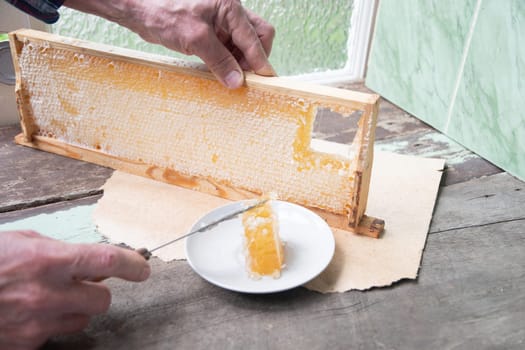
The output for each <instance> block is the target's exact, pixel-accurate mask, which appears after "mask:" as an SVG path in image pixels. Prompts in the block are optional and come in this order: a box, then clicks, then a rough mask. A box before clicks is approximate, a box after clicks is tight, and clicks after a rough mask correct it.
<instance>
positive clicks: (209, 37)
mask: <svg viewBox="0 0 525 350" xmlns="http://www.w3.org/2000/svg"><path fill="white" fill-rule="evenodd" d="M64 5H65V6H68V7H71V8H74V9H77V10H80V11H83V12H87V13H92V14H95V15H98V16H100V17H104V18H106V19H109V20H111V21H114V22H117V23H119V24H121V25H123V26H125V27H127V28H129V29H131V30H132V31H134V32H136V33H138V34H139V35H140V36H141V37H142V38H143V39H144V40H146V41H149V42H151V43H156V44H161V45H164V46H165V47H167V48H170V49H172V50H176V51H179V52H182V53H184V54H187V55H197V56H199V57H200V58H201V59H202V60H203V61H204V63H206V65H207V66H208V68H209V69H210V70H211V71H212V72H213V73H214V74H215V76H216V77H217V78H218V79H219V80H220V81H221V82H222V83H223V84H224V85H226V86H227V87H229V88H231V89H235V88H238V87H240V86H241V85H242V84H243V80H244V78H243V72H242V69H244V70H253V71H254V72H255V73H257V74H261V75H268V76H273V75H275V71H274V70H273V68H272V66H271V65H270V63H269V62H268V56H269V55H270V51H271V49H272V42H273V38H274V35H275V30H274V28H273V27H272V26H271V25H270V24H268V23H267V22H265V21H264V20H263V19H262V18H260V17H259V16H257V15H256V14H254V13H252V12H251V11H249V10H247V9H245V8H244V7H243V6H242V4H241V2H240V0H158V1H144V0H118V1H106V0H66V2H65V3H64ZM241 68H242V69H241Z"/></svg>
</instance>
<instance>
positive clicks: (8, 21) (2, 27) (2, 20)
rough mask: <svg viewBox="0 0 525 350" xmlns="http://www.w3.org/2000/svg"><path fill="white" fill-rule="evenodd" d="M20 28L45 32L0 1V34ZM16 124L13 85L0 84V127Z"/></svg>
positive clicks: (33, 21) (35, 22) (38, 24)
mask: <svg viewBox="0 0 525 350" xmlns="http://www.w3.org/2000/svg"><path fill="white" fill-rule="evenodd" d="M20 28H34V29H39V30H45V28H46V26H45V24H43V23H40V22H38V21H36V20H34V19H32V18H30V17H29V16H27V15H26V14H24V13H22V12H21V11H19V10H18V9H16V8H15V7H13V6H11V5H10V4H8V3H7V2H5V1H0V32H2V33H8V32H10V31H12V30H15V29H20ZM16 123H18V112H17V109H16V101H15V87H14V85H5V84H2V83H0V126H5V125H10V124H16Z"/></svg>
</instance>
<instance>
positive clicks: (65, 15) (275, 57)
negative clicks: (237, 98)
mask: <svg viewBox="0 0 525 350" xmlns="http://www.w3.org/2000/svg"><path fill="white" fill-rule="evenodd" d="M243 4H244V5H245V6H246V7H247V8H250V9H252V10H253V11H254V12H256V13H258V14H260V15H261V16H262V17H263V18H265V19H266V20H268V21H269V22H270V23H272V24H273V25H274V26H275V28H276V37H275V41H274V48H273V51H272V55H271V57H270V59H271V62H272V64H273V66H274V67H275V69H276V71H277V73H278V74H279V75H294V74H302V73H311V72H318V71H326V70H331V69H340V68H343V67H344V65H345V64H346V62H347V60H348V57H347V42H348V32H349V28H350V17H351V16H352V7H353V1H349V0H344V1H342V0H336V1H330V0H311V1H300V0H264V1H263V0H246V1H243ZM52 31H53V32H54V33H57V34H61V35H65V36H72V37H76V38H80V39H84V40H90V41H95V42H99V43H104V44H109V45H115V46H121V47H126V48H130V49H134V50H140V51H145V52H151V53H156V54H161V55H167V56H174V57H179V58H181V57H183V58H187V56H183V55H181V54H178V53H175V52H173V51H170V50H167V49H165V48H163V47H161V46H159V45H153V44H149V43H146V42H144V41H143V40H142V39H141V38H140V37H139V36H138V35H136V34H134V33H132V32H130V31H128V30H126V29H124V28H122V27H119V26H118V25H117V24H115V23H111V22H108V21H105V20H103V19H101V18H98V17H95V16H90V15H85V14H83V13H79V12H76V11H73V10H70V9H67V8H64V9H63V10H61V19H60V21H58V23H56V24H55V25H53V26H52ZM193 60H196V58H193Z"/></svg>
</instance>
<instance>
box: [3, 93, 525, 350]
mask: <svg viewBox="0 0 525 350" xmlns="http://www.w3.org/2000/svg"><path fill="white" fill-rule="evenodd" d="M382 106H383V107H381V108H382V109H381V111H380V113H379V125H380V126H381V128H382V130H381V129H379V130H378V140H379V143H384V145H386V146H385V147H387V146H388V147H392V148H395V147H398V146H399V145H400V144H405V145H406V146H405V147H404V148H402V149H401V151H402V153H405V154H422V153H421V152H420V150H419V149H420V148H421V147H423V146H416V145H415V143H416V142H419V141H418V140H426V142H427V143H425V144H424V145H425V146H424V147H425V148H427V151H428V152H430V151H431V150H432V152H433V151H434V150H435V151H436V152H437V151H438V150H439V149H441V150H442V151H439V152H441V153H440V154H441V155H442V156H443V157H444V158H446V159H447V160H448V161H449V162H450V163H451V164H453V166H449V168H448V169H447V170H446V172H447V173H448V174H447V179H446V180H445V181H444V182H443V183H442V187H441V189H440V193H439V196H438V201H437V204H436V208H435V211H434V217H433V220H432V224H431V228H430V234H429V237H428V240H427V245H426V249H425V252H424V254H423V261H422V265H421V269H420V274H419V277H418V279H417V280H415V281H402V282H399V283H396V284H395V285H394V286H392V287H388V288H376V289H372V290H369V291H366V292H357V291H351V292H347V293H341V294H327V295H321V294H319V293H315V292H311V291H308V290H306V289H304V288H295V289H293V290H290V291H287V292H283V293H276V294H270V295H248V294H240V293H234V292H230V291H227V290H223V289H221V288H219V287H216V286H213V285H211V284H209V283H207V282H206V281H204V280H203V279H201V278H200V277H198V276H197V275H196V274H195V273H194V272H193V271H192V270H191V268H190V267H189V266H188V265H187V263H186V262H172V263H163V262H161V261H160V260H158V259H153V260H152V261H151V263H152V269H153V274H152V276H151V278H150V279H149V280H148V281H146V282H145V283H140V284H132V283H129V282H124V281H120V280H116V279H111V280H108V281H107V284H108V285H109V286H110V287H111V290H112V292H113V302H112V306H111V309H110V311H109V312H108V313H107V314H105V315H102V316H99V317H97V318H95V319H94V320H93V321H92V322H91V324H90V326H89V328H88V329H86V330H85V331H84V332H82V333H80V334H76V335H72V336H66V337H60V338H56V339H53V340H51V341H49V342H48V343H47V344H46V345H45V346H44V349H140V350H143V349H188V348H191V349H194V350H196V349H301V348H306V349H329V348H333V349H523V348H524V347H525V273H524V271H525V270H524V267H523V266H525V184H524V183H523V182H521V181H519V180H517V179H515V178H513V177H512V176H510V175H508V174H506V173H504V172H501V170H499V169H498V168H496V167H493V166H492V165H490V163H488V162H486V161H484V160H482V159H481V158H479V157H477V158H476V156H475V155H469V156H465V150H464V149H463V148H462V147H461V146H458V145H455V144H453V143H446V142H444V143H440V142H438V141H439V140H441V139H439V135H437V136H436V135H435V131H434V130H433V129H431V128H429V127H428V126H426V125H424V124H423V123H421V122H418V121H417V120H415V119H413V118H412V117H411V116H409V115H407V114H406V113H404V112H403V111H401V110H398V109H396V108H395V107H393V106H391V105H389V104H388V103H386V102H385V103H383V105H382ZM334 123H335V124H337V121H334ZM333 127H335V125H334V126H333ZM330 128H332V126H330V125H322V132H321V131H319V130H318V132H319V133H320V134H322V135H323V136H324V137H325V138H330V139H336V138H337V137H342V136H340V135H338V132H337V129H333V130H332V131H331V130H330ZM17 132H19V128H18V127H8V128H4V129H0V137H1V139H0V164H2V168H1V170H0V183H1V186H2V187H1V193H2V196H1V197H0V211H2V212H3V213H0V222H2V221H1V220H4V221H5V220H13V219H16V218H22V217H24V216H27V215H34V214H35V213H39V212H44V211H47V212H52V211H53V210H55V209H56V208H62V209H63V208H67V207H74V206H75V205H78V204H80V203H86V201H87V202H88V203H90V202H89V201H91V203H92V202H93V201H94V200H95V199H96V196H93V194H96V193H98V192H97V191H98V188H99V187H100V185H101V184H102V183H103V182H104V180H105V179H106V178H107V177H108V176H109V175H110V174H111V170H109V169H106V168H102V167H98V166H96V165H92V164H86V163H81V162H77V161H74V160H71V159H66V158H62V157H59V156H56V155H51V154H46V153H43V152H39V151H36V150H32V149H28V148H24V147H21V146H17V145H15V144H14V143H13V142H12V137H14V135H15V134H16V133H17ZM343 132H345V130H342V129H341V128H340V133H343ZM428 135H431V136H428ZM402 141H403V142H406V143H403V142H402ZM418 152H419V153H418ZM428 152H427V153H428ZM439 152H438V153H439ZM400 153H401V152H400ZM423 153H425V152H423ZM4 164H6V165H7V166H4ZM75 198H84V199H75ZM51 202H54V203H51ZM42 203H51V204H47V205H44V206H42ZM20 208H31V209H24V210H21V209H20Z"/></svg>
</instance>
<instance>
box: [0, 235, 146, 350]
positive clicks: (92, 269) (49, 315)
mask: <svg viewBox="0 0 525 350" xmlns="http://www.w3.org/2000/svg"><path fill="white" fill-rule="evenodd" d="M149 274H150V267H149V265H148V263H147V262H146V261H145V260H144V258H143V257H142V256H140V255H139V254H137V253H136V252H134V251H131V250H127V249H122V248H118V247H115V246H111V245H107V244H69V243H64V242H60V241H56V240H53V239H51V238H47V237H44V236H41V235H40V234H38V233H36V232H33V231H12V232H0V310H2V311H1V313H0V348H1V349H34V348H36V347H38V346H39V345H41V344H43V343H44V342H45V341H46V340H47V339H48V338H49V337H51V336H53V335H58V334H67V333H72V332H76V331H79V330H81V329H83V328H85V327H86V326H87V324H88V323H89V320H90V318H91V316H93V315H97V314H100V313H103V312H105V311H107V310H108V308H109V305H110V303H111V294H110V291H109V289H108V288H107V287H106V286H105V285H104V284H102V283H96V282H90V280H93V279H95V278H97V277H100V276H107V277H111V276H114V277H120V278H123V279H126V280H128V281H143V280H145V279H147V278H148V276H149Z"/></svg>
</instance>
